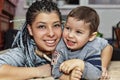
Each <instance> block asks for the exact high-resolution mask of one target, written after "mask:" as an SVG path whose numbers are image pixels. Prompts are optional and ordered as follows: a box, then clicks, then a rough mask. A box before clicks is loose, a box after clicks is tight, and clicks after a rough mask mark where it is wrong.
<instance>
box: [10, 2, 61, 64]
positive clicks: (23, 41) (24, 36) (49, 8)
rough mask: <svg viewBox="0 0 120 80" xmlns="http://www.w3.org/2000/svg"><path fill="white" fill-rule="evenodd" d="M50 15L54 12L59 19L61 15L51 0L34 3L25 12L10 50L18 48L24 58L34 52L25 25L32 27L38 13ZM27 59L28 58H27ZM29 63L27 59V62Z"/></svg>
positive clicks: (32, 43) (32, 42)
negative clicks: (21, 25) (24, 17)
mask: <svg viewBox="0 0 120 80" xmlns="http://www.w3.org/2000/svg"><path fill="white" fill-rule="evenodd" d="M43 12H44V13H51V12H55V13H56V14H57V15H58V16H59V18H60V21H61V20H62V19H61V13H60V11H59V8H58V7H57V5H56V3H54V2H52V1H51V0H40V1H36V2H34V3H33V4H32V5H31V6H30V7H29V8H28V10H27V13H26V21H25V23H24V25H23V27H22V29H21V30H20V31H19V32H18V33H17V36H16V38H15V40H14V42H13V44H12V48H14V47H16V46H17V47H20V48H21V49H22V50H23V51H24V53H25V55H26V56H29V55H30V53H32V52H34V50H33V49H34V46H35V42H34V40H33V39H32V37H31V36H30V35H29V32H28V29H27V25H28V24H29V25H32V23H33V22H34V20H35V18H36V16H37V15H38V14H40V13H43ZM27 58H29V57H27ZM27 61H29V59H28V60H27ZM28 63H29V66H33V65H32V63H31V62H30V61H29V62H28Z"/></svg>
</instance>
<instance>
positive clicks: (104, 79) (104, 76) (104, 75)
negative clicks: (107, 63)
mask: <svg viewBox="0 0 120 80" xmlns="http://www.w3.org/2000/svg"><path fill="white" fill-rule="evenodd" d="M109 79H110V76H109V74H108V71H107V69H106V68H102V75H101V79H100V80H109Z"/></svg>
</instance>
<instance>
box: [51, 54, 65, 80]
mask: <svg viewBox="0 0 120 80" xmlns="http://www.w3.org/2000/svg"><path fill="white" fill-rule="evenodd" d="M63 61H64V55H63V54H62V53H60V52H55V53H53V56H52V65H53V68H52V76H53V77H54V78H55V79H58V78H59V77H60V76H61V75H62V74H63V73H62V72H60V71H59V67H60V64H61V63H62V62H63Z"/></svg>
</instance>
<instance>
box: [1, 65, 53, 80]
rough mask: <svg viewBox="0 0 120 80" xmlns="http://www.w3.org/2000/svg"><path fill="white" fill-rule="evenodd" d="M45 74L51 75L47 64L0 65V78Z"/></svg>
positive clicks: (21, 79)
mask: <svg viewBox="0 0 120 80" xmlns="http://www.w3.org/2000/svg"><path fill="white" fill-rule="evenodd" d="M46 76H51V67H50V65H49V64H46V65H43V66H39V67H15V66H10V65H2V66H1V67H0V79H2V80H26V79H31V78H36V77H46Z"/></svg>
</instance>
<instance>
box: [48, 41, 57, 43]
mask: <svg viewBox="0 0 120 80" xmlns="http://www.w3.org/2000/svg"><path fill="white" fill-rule="evenodd" d="M46 42H47V43H54V42H55V41H46Z"/></svg>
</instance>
